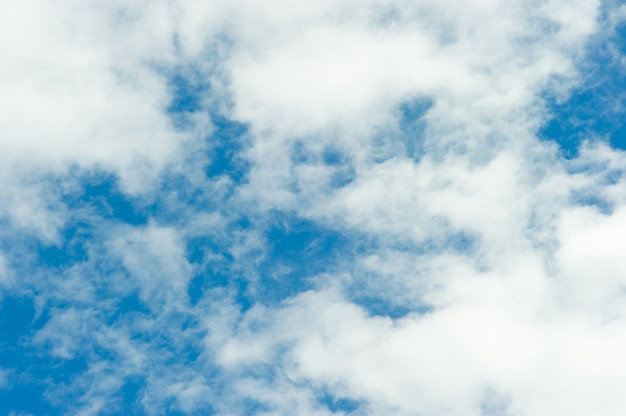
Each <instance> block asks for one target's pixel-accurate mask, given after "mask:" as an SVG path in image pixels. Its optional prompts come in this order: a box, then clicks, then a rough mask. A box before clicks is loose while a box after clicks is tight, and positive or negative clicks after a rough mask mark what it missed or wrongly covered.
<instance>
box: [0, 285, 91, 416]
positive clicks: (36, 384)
mask: <svg viewBox="0 0 626 416" xmlns="http://www.w3.org/2000/svg"><path fill="white" fill-rule="evenodd" d="M46 321H47V318H46V314H41V315H40V316H37V314H36V310H35V306H34V299H33V298H31V297H25V296H4V297H3V299H2V302H1V309H0V333H1V334H2V339H1V340H0V367H2V368H4V369H8V371H9V374H10V376H9V387H8V388H6V389H0V414H9V413H10V412H11V411H14V412H29V413H32V414H34V415H39V414H46V415H54V414H65V410H66V409H64V406H55V405H54V404H52V403H51V402H50V400H47V395H49V393H50V391H51V386H54V385H59V384H60V385H63V384H67V383H71V381H72V380H73V379H74V378H75V377H76V376H78V375H80V374H82V373H83V372H84V371H85V370H86V368H87V360H86V359H85V357H78V358H75V359H69V360H64V359H55V358H51V357H50V356H48V355H47V354H46V351H42V349H41V348H40V347H39V346H37V345H34V344H32V342H31V341H30V337H31V336H32V335H33V334H34V333H35V332H36V331H37V330H39V329H41V328H42V326H43V324H44V323H45V322H46Z"/></svg>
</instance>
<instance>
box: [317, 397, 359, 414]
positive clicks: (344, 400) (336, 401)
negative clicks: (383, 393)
mask: <svg viewBox="0 0 626 416" xmlns="http://www.w3.org/2000/svg"><path fill="white" fill-rule="evenodd" d="M318 400H319V402H320V403H321V404H322V405H324V406H325V407H326V408H327V409H328V410H330V411H331V412H333V413H338V412H342V413H347V414H350V413H352V412H355V411H357V410H359V408H360V407H361V405H362V402H360V401H358V400H354V399H350V398H348V397H337V396H335V395H333V394H332V393H330V392H329V391H324V392H323V393H322V394H321V395H320V397H319V398H318Z"/></svg>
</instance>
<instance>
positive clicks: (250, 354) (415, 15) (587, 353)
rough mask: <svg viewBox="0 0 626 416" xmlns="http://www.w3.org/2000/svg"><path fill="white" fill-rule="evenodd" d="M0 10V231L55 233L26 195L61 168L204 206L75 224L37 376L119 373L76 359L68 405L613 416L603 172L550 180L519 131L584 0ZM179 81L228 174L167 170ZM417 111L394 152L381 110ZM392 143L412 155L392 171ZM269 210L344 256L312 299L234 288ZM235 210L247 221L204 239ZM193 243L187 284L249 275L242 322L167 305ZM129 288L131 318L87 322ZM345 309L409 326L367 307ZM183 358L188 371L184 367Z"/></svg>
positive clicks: (563, 69)
mask: <svg viewBox="0 0 626 416" xmlns="http://www.w3.org/2000/svg"><path fill="white" fill-rule="evenodd" d="M1 7H2V8H3V9H4V10H2V12H0V16H1V17H0V19H1V20H0V27H2V28H3V29H2V30H3V31H6V33H9V34H10V36H3V37H2V40H0V52H1V53H2V54H3V56H6V57H7V62H9V64H8V65H5V66H3V67H2V68H0V96H2V97H12V99H11V100H10V101H9V100H7V99H0V126H2V127H0V161H4V163H0V165H2V168H0V188H1V190H2V191H3V193H4V194H5V195H7V201H9V202H7V203H5V204H3V206H2V207H0V212H1V213H2V215H5V216H9V217H10V218H11V219H12V221H13V223H14V225H17V226H19V227H21V228H27V229H31V230H35V231H36V232H38V233H39V235H40V236H41V237H43V238H44V239H47V241H49V242H54V241H55V239H58V234H57V230H58V229H59V227H61V225H62V224H63V222H64V221H65V220H66V219H67V217H68V215H71V213H70V212H67V209H66V207H64V206H63V204H62V203H60V200H61V195H62V194H63V192H64V191H63V185H59V189H56V188H54V187H52V189H47V188H46V186H47V182H45V181H43V179H42V178H45V177H46V176H49V175H53V176H54V175H57V176H55V177H57V178H60V179H61V182H63V180H62V179H64V175H68V173H71V172H72V169H76V168H78V170H79V171H81V172H83V171H92V170H103V171H107V172H113V173H114V174H116V175H119V178H120V180H121V186H122V188H123V191H124V192H126V193H136V194H141V193H147V190H149V189H154V186H155V183H158V177H159V174H160V173H161V172H163V171H168V172H177V173H180V172H182V173H183V174H188V178H187V179H188V180H189V183H190V184H188V186H190V187H194V189H193V191H197V193H198V194H201V197H199V199H200V200H201V201H202V202H201V203H199V206H198V207H193V208H189V207H185V206H184V203H181V200H184V198H183V197H181V198H180V200H179V199H178V197H179V194H178V193H177V192H178V191H179V190H176V189H174V190H172V189H170V188H169V187H167V186H165V187H164V188H166V189H162V191H163V192H166V193H167V195H164V196H163V197H162V198H161V199H159V202H162V203H163V204H164V205H165V207H164V208H163V207H161V208H163V209H164V210H166V211H167V210H169V211H168V213H169V214H171V213H178V215H179V217H178V218H176V220H174V221H172V222H171V223H168V222H167V221H163V222H162V223H161V222H159V221H157V220H154V221H151V222H149V223H148V225H145V226H137V227H132V226H125V227H121V226H115V227H113V228H111V229H109V230H108V231H107V232H104V231H102V230H100V229H99V230H98V233H99V234H98V233H96V234H97V237H94V241H93V246H94V247H92V251H90V252H89V256H90V257H89V259H88V260H85V263H83V264H80V265H74V266H73V268H72V269H70V270H66V271H65V272H60V273H58V274H55V275H53V276H49V277H46V279H50V280H51V281H53V283H50V282H49V281H47V280H46V281H45V282H43V283H40V286H39V287H44V288H47V289H48V290H49V293H46V294H45V296H47V299H50V300H55V299H63V300H64V301H68V300H69V301H70V302H71V303H72V306H70V307H68V308H66V309H61V308H53V309H52V317H51V319H50V320H49V321H48V322H47V324H46V325H45V327H44V328H43V329H42V330H40V331H38V332H37V334H36V336H35V337H34V342H35V344H36V345H40V346H44V347H46V349H45V350H46V351H47V352H48V353H49V354H50V355H51V356H54V357H57V358H61V359H72V358H74V357H76V356H77V355H80V354H81V353H82V352H84V351H85V350H89V351H90V352H93V351H94V350H95V349H96V348H95V346H98V347H104V348H105V349H107V351H111V352H112V354H114V355H115V357H116V358H117V359H118V361H119V362H118V363H116V364H114V363H111V362H109V361H108V360H98V359H97V358H93V357H92V359H91V361H90V363H89V370H88V371H87V372H86V375H85V376H84V378H82V379H80V380H75V382H74V384H73V387H74V388H77V387H80V386H86V385H89V384H90V383H91V384H92V385H95V384H93V383H92V382H93V381H94V380H97V381H98V382H99V384H98V386H99V387H98V386H97V387H92V388H90V389H87V390H86V391H85V392H84V394H82V395H81V406H82V407H81V409H80V410H81V411H82V412H83V414H97V413H99V412H101V411H102V409H103V406H105V405H106V403H107V400H108V399H109V398H110V397H111V396H114V395H115V394H116V392H117V391H118V390H119V389H120V388H121V386H123V383H124V380H125V379H126V378H127V377H130V376H140V377H142V379H143V380H145V381H146V385H147V387H146V389H145V391H143V392H142V393H143V396H142V397H143V401H142V405H143V406H144V407H145V408H146V409H147V411H152V412H154V413H159V410H158V409H162V408H163V406H165V403H166V402H167V400H170V399H175V402H176V404H175V405H173V406H174V407H177V408H179V409H180V410H181V411H183V412H193V411H196V410H198V409H203V406H207V404H210V405H212V406H214V407H216V408H218V409H219V411H221V412H222V413H224V414H245V413H246V411H248V409H245V408H244V405H242V404H241V403H242V402H243V401H245V400H247V399H250V400H252V401H257V402H260V403H261V404H262V406H261V408H262V410H259V414H260V412H266V414H268V415H269V414H303V415H306V414H311V415H312V414H329V410H328V409H325V408H324V406H322V405H321V404H320V400H319V399H320V397H319V396H320V394H321V393H320V392H322V391H328V392H329V394H330V395H332V396H334V397H348V398H351V399H354V400H356V401H359V402H362V403H363V404H362V407H361V409H360V410H359V411H358V412H361V414H385V415H394V414H395V415H411V414H419V413H422V414H426V415H429V416H436V415H479V414H481V408H485V407H493V408H498V409H500V411H501V412H503V413H506V412H508V413H510V414H515V415H519V416H525V415H528V416H531V415H532V416H542V415H546V416H548V415H554V414H567V415H572V416H578V415H580V416H583V415H589V414H598V415H603V416H604V415H607V416H610V415H621V414H623V411H624V409H626V402H625V401H624V399H623V394H621V391H620V387H621V386H623V385H624V382H625V381H626V368H624V365H622V364H621V362H622V361H623V360H621V358H620V355H621V353H622V351H623V350H624V347H625V346H626V345H624V344H625V343H626V334H625V333H624V331H623V329H622V328H621V327H622V326H623V324H624V322H623V320H624V313H623V311H624V304H625V303H624V299H623V293H622V292H623V288H624V284H623V280H624V279H623V275H624V273H625V272H626V264H624V261H623V260H622V257H623V256H621V251H620V248H621V247H622V246H624V244H625V243H626V242H625V241H623V240H624V237H623V236H621V234H620V230H621V229H622V228H623V227H624V226H626V224H625V222H626V205H625V204H626V194H625V193H624V190H623V189H624V179H623V178H622V176H620V175H621V174H622V173H623V171H624V170H625V169H626V158H625V157H624V154H623V153H622V152H619V151H615V150H613V149H611V148H608V147H606V146H601V145H585V146H583V148H582V149H581V152H580V157H578V158H577V159H574V160H572V161H566V160H564V159H562V158H561V157H560V156H559V154H558V151H557V149H556V148H555V146H554V145H551V144H547V143H542V142H540V141H539V140H538V139H537V137H536V135H535V133H536V130H537V128H538V126H539V125H540V124H541V123H542V122H543V121H545V119H546V118H547V117H549V115H548V114H546V112H545V108H544V104H545V103H544V102H543V101H542V97H541V96H542V94H544V93H548V94H554V95H557V96H559V97H560V98H563V97H565V96H566V94H567V91H569V89H570V88H571V87H573V86H574V85H576V83H577V82H579V75H578V74H577V72H576V65H577V64H578V63H579V62H580V60H581V59H583V52H584V46H585V42H586V40H587V39H588V38H589V36H591V35H593V34H594V32H595V31H596V30H597V28H598V25H599V23H598V20H597V16H598V8H599V3H598V2H597V1H593V0H588V1H587V0H577V1H574V2H571V1H570V2H565V1H562V0H546V1H532V2H525V3H515V2H510V1H504V0H486V1H478V2H476V1H462V2H458V1H455V2H452V1H442V2H432V1H416V2H406V1H402V0H394V1H391V2H388V1H384V2H383V1H378V0H368V1H365V2H356V1H352V0H341V1H318V2H308V3H294V2H289V1H285V0H273V1H271V2H269V3H268V2H267V1H264V2H260V1H256V0H247V1H244V2H240V3H237V4H234V3H232V2H222V1H214V2H204V3H201V2H193V1H180V2H174V3H170V2H155V3H150V4H148V3H141V2H140V3H134V4H131V5H125V4H123V3H122V2H114V3H107V5H106V6H102V5H97V4H96V3H94V2H88V3H82V2H72V1H69V0H68V1H66V2H64V3H63V4H62V5H61V6H59V5H57V6H55V7H52V6H50V5H47V4H45V3H44V2H32V3H24V4H20V5H4V6H1ZM615 15H616V16H617V15H618V13H616V14H615ZM35 52H37V53H35ZM178 64H180V65H185V64H190V65H195V66H197V67H198V68H200V70H199V71H200V72H202V71H206V72H205V73H204V75H205V76H206V77H207V78H208V79H209V81H210V83H211V87H212V89H211V92H210V94H212V95H211V96H209V97H205V99H206V101H207V102H210V101H211V102H213V101H214V102H217V103H218V105H217V107H219V108H220V109H222V110H223V111H224V112H225V113H227V114H226V115H228V116H230V117H232V118H233V119H234V120H236V121H239V122H242V123H246V125H247V126H248V127H249V131H248V133H247V135H246V137H245V140H246V142H245V143H246V144H247V145H249V146H248V147H246V148H245V149H244V151H243V153H242V154H241V155H240V156H242V157H244V158H245V159H246V161H247V162H250V163H251V166H252V168H251V170H250V172H249V174H248V176H247V178H246V181H247V182H246V181H244V183H241V184H236V183H234V182H233V181H231V180H228V179H226V178H221V179H216V180H215V182H210V181H208V180H205V179H204V178H203V177H202V175H201V174H200V173H198V172H196V171H193V172H189V170H193V169H196V168H198V167H199V165H193V166H187V165H186V164H185V165H184V164H183V161H184V160H187V159H186V158H193V157H194V156H195V155H194V152H195V151H196V150H197V149H198V147H201V145H199V144H198V143H197V142H196V143H194V142H193V140H194V139H197V138H199V137H201V134H202V133H208V132H209V131H210V125H209V124H210V123H209V122H208V121H207V117H204V118H203V119H202V120H204V121H202V120H200V122H198V124H197V125H196V126H195V131H193V132H180V131H177V130H176V128H175V127H174V126H173V123H172V121H171V120H170V118H169V116H168V114H167V113H166V107H167V105H168V103H169V100H170V99H171V94H172V92H171V91H169V90H168V86H167V85H168V84H167V79H166V77H165V76H164V75H161V74H159V70H158V69H159V67H160V66H162V68H165V69H166V70H167V69H168V68H169V66H170V65H178ZM162 68H161V69H162ZM414 99H423V100H426V101H430V102H432V107H430V108H429V109H428V110H427V111H426V112H425V114H424V115H423V119H422V121H423V123H424V131H423V133H420V136H419V137H417V136H409V137H406V134H408V133H406V132H403V131H402V126H399V123H398V120H399V118H400V117H399V113H400V111H399V108H400V106H401V105H402V104H403V103H406V102H410V101H411V100H414ZM193 117H196V118H198V119H200V116H197V115H195V116H193ZM403 135H405V136H403ZM403 140H404V141H407V140H408V141H412V142H414V143H419V144H420V145H421V146H422V148H423V153H424V154H420V155H417V156H416V157H413V158H410V157H407V152H406V150H405V149H404V148H403V146H404V145H403V144H402V143H401V142H402V141H403ZM329 150H332V151H335V152H337V153H338V154H339V159H340V161H339V162H337V163H331V162H328V161H326V160H325V159H324V157H325V156H324V155H325V153H324V152H326V151H329ZM298 152H301V153H302V154H298ZM197 157H202V156H197ZM168 169H171V170H168ZM344 170H345V171H348V172H349V175H347V176H349V180H346V181H345V182H344V183H341V184H339V185H337V184H334V183H333V180H334V179H333V178H334V176H333V175H335V174H337V173H345V172H344ZM64 185H65V186H67V187H71V186H72V184H71V183H65V184H64ZM157 187H158V186H157ZM183 191H184V190H181V191H180V192H181V194H183V193H184V192H183ZM231 195H234V196H231ZM202 198H205V199H207V200H210V202H211V203H210V204H209V203H207V206H208V208H206V209H205V207H204V205H202V204H204V202H205V200H204V199H202ZM595 201H600V202H601V203H599V204H598V205H600V206H601V207H604V208H603V209H602V210H601V209H599V208H597V207H596V206H594V205H593V204H592V202H595ZM273 209H282V210H284V211H287V212H289V213H292V214H294V215H296V216H300V217H301V218H306V219H308V220H311V221H313V222H315V223H316V224H318V225H320V226H324V227H329V228H331V229H332V230H334V231H337V232H338V233H341V234H342V235H344V236H346V237H347V238H349V239H354V240H355V241H357V242H356V243H354V246H359V244H360V246H359V249H361V251H359V249H357V250H354V251H352V248H353V247H352V246H351V247H349V248H348V249H347V250H346V251H344V252H341V253H338V254H337V256H338V257H339V259H338V260H337V261H334V260H333V261H334V262H333V263H332V264H329V265H328V273H325V274H324V275H321V276H313V277H312V278H311V279H310V281H311V282H313V285H314V286H315V288H316V289H315V290H313V291H309V292H306V293H301V294H299V295H296V296H294V297H292V298H289V299H287V300H286V301H284V302H283V303H280V304H278V305H275V306H273V307H270V306H268V305H263V287H260V286H261V285H262V284H260V283H258V282H257V280H259V279H258V276H259V273H261V271H260V270H259V267H258V266H259V264H260V263H261V262H262V261H263V260H265V258H266V257H265V256H267V255H268V254H267V252H268V250H267V247H266V245H265V241H266V240H265V236H264V235H263V231H264V226H265V225H266V223H267V222H269V221H270V220H268V213H270V212H272V210H273ZM154 215H155V216H158V213H156V214H154ZM238 216H241V217H246V218H248V219H250V222H251V223H252V225H251V226H250V229H246V227H245V226H241V227H239V228H237V227H235V230H234V231H233V230H232V229H229V228H228V224H229V222H230V221H234V220H233V218H235V217H237V218H238ZM197 237H209V238H211V239H212V241H211V243H214V244H215V245H216V246H217V248H215V249H214V248H213V247H207V248H206V249H205V251H204V253H205V256H204V258H203V260H202V266H201V267H205V266H207V265H212V264H214V263H215V264H217V263H219V264H223V263H227V262H231V263H232V264H230V265H229V266H228V267H224V269H226V270H227V272H228V273H231V275H230V276H229V278H233V279H241V280H242V281H245V282H248V283H250V282H251V283H252V284H251V285H250V288H249V289H248V292H247V293H246V295H250V297H251V298H254V299H256V300H257V301H258V304H256V305H253V306H252V307H251V308H250V309H249V310H247V311H245V312H241V310H240V309H241V308H240V306H239V305H234V297H235V295H234V294H233V293H234V292H236V290H235V289H233V287H230V286H228V287H224V288H212V289H210V290H209V289H207V288H205V287H203V288H202V290H203V291H204V299H202V300H201V301H199V302H198V304H197V305H196V306H192V305H191V304H189V302H188V293H187V289H188V285H189V282H190V280H191V279H192V277H193V273H194V272H195V270H194V266H192V265H191V264H190V261H189V260H188V259H187V255H188V254H189V253H187V252H186V249H185V244H186V242H187V241H186V239H187V238H197ZM208 245H209V244H208V243H207V246H208ZM214 250H215V252H214ZM219 250H222V252H219ZM3 258H4V257H0V260H2V259H3ZM2 261H4V260H2ZM100 261H101V262H102V263H106V265H104V266H103V265H102V264H100V263H99V262H100ZM116 262H117V263H119V264H118V265H119V266H122V267H123V273H122V272H120V270H116V271H114V272H111V270H109V269H110V267H113V266H110V264H116ZM330 262H331V260H330V259H329V263H330ZM8 263H9V264H11V265H12V264H13V262H11V261H8ZM99 267H100V268H101V269H99ZM277 268H278V267H277ZM273 272H275V271H273ZM275 274H279V273H275ZM3 276H5V273H4V272H3V263H0V279H3ZM46 276H47V275H46ZM209 277H213V276H209ZM277 281H278V280H277ZM25 282H26V284H30V283H32V282H33V279H25ZM103 282H104V283H103ZM279 283H280V282H279ZM103 288H104V292H99V291H98V290H102V289H103ZM134 290H137V291H138V293H139V296H140V301H142V302H143V303H145V305H147V307H148V309H149V311H148V312H146V313H145V314H139V313H135V314H134V315H133V314H130V316H124V317H122V318H119V319H118V320H117V321H115V323H114V324H110V323H107V322H108V321H107V319H113V318H111V317H112V316H113V314H114V311H115V309H116V308H117V306H116V305H117V304H116V302H117V301H118V299H116V296H118V295H121V294H123V295H126V294H128V293H131V292H133V291H134ZM242 290H243V289H242ZM98 295H101V296H102V297H103V298H104V299H98ZM361 295H362V296H363V297H365V298H367V297H368V296H369V297H378V298H381V299H382V301H384V302H387V303H389V304H391V306H402V307H403V308H404V309H405V310H407V311H409V313H408V314H406V315H405V316H403V317H401V318H398V319H392V318H390V317H383V316H374V314H372V313H371V311H369V310H368V305H361V306H359V305H357V304H356V303H355V298H358V297H359V296H361ZM194 325H197V327H195V326H194ZM135 333H140V334H142V336H144V337H145V338H143V339H136V338H133V334H135ZM200 344H202V348H203V351H202V352H201V353H198V354H199V356H200V358H197V359H189V360H187V359H186V358H182V356H183V355H185V354H184V352H187V351H185V347H190V348H192V349H193V348H200V347H201V345H200ZM186 360H187V361H186ZM209 374H219V375H218V376H216V379H215V380H214V379H209V378H208V377H209V376H208V375H209ZM81 383H82V384H81ZM0 384H2V383H1V382H0ZM154 392H156V393H154ZM220 395H221V396H220ZM157 396H158V397H157ZM220 400H222V401H220Z"/></svg>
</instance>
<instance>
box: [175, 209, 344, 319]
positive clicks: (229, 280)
mask: <svg viewBox="0 0 626 416" xmlns="http://www.w3.org/2000/svg"><path fill="white" fill-rule="evenodd" d="M271 216H272V220H271V221H270V225H269V227H268V228H267V229H264V231H265V233H264V235H265V236H266V239H267V240H266V241H267V245H268V247H269V248H268V251H267V253H265V255H266V256H265V258H264V259H263V261H262V262H261V264H260V265H259V266H258V268H257V271H258V279H250V277H248V276H239V275H238V274H237V273H238V272H234V271H232V270H231V267H230V264H231V263H232V262H233V261H234V259H233V258H232V257H231V256H230V255H229V254H228V253H227V250H226V249H225V248H224V247H220V246H219V245H217V244H215V243H214V242H213V241H211V240H210V239H209V238H198V239H195V240H192V241H190V242H189V244H188V246H187V250H188V253H189V261H190V262H191V263H193V264H197V265H199V264H202V262H203V259H204V258H205V255H206V253H207V252H209V253H219V254H221V255H222V256H223V257H224V260H225V261H224V264H222V265H220V266H219V267H217V266H215V267H213V268H211V267H209V268H207V269H203V270H201V272H200V273H199V274H198V275H196V276H195V277H194V279H192V281H191V284H190V286H189V289H188V293H189V296H190V300H191V302H192V304H195V303H197V302H198V301H199V299H200V298H201V297H202V295H203V293H204V290H206V289H209V288H211V287H229V288H233V289H234V290H235V291H236V293H237V295H236V300H237V302H238V303H239V305H240V306H241V308H242V310H244V311H245V310H247V309H249V308H250V307H251V306H252V305H253V304H254V303H256V302H262V303H266V304H268V303H269V304H273V303H276V302H280V301H282V300H284V299H286V298H287V297H290V296H293V295H295V294H297V293H300V292H302V291H305V290H308V289H311V288H312V285H311V283H310V282H309V281H308V278H309V277H311V276H314V275H316V274H319V273H323V272H326V271H328V270H329V267H330V266H332V265H333V263H334V261H335V259H336V256H337V255H338V251H339V250H341V249H342V247H344V246H345V245H346V244H347V240H346V238H345V237H344V236H343V235H342V234H340V233H338V232H335V231H333V230H329V229H326V228H324V227H321V226H319V225H317V224H316V223H314V222H312V221H309V220H306V219H302V218H299V217H297V216H295V215H292V214H288V213H283V212H277V211H275V212H273V213H272V214H271ZM235 227H237V228H236V229H234V230H232V232H233V233H234V232H237V231H242V232H245V230H247V229H251V227H263V226H261V225H258V224H254V223H253V222H250V221H248V220H246V219H242V221H240V222H239V223H238V224H235ZM263 228H265V227H263ZM259 254H260V255H261V254H263V253H259Z"/></svg>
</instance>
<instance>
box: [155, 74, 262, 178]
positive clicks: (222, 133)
mask: <svg viewBox="0 0 626 416" xmlns="http://www.w3.org/2000/svg"><path fill="white" fill-rule="evenodd" d="M210 78H211V77H210V76H209V75H207V73H206V70H198V69H195V68H193V67H186V68H178V69H177V70H175V71H174V72H173V74H170V75H169V76H168V85H169V88H170V91H171V102H170V104H169V105H168V107H167V112H168V114H169V115H170V117H171V119H172V120H173V122H174V125H175V126H176V127H177V128H179V129H181V130H186V129H190V128H193V126H194V123H193V121H192V119H191V118H190V117H191V115H192V114H194V113H206V114H208V115H209V117H210V119H211V123H212V127H213V130H212V131H211V133H210V134H209V135H208V136H207V137H206V141H207V146H206V148H207V149H208V150H207V160H208V163H207V166H206V168H205V174H206V175H207V176H208V177H209V178H212V177H216V176H220V175H227V176H229V177H231V178H232V179H233V180H234V181H235V182H237V183H240V182H241V181H243V180H244V179H245V177H246V173H247V172H248V170H249V169H250V167H249V165H248V164H247V163H246V161H245V160H244V159H242V158H241V157H240V154H241V150H242V149H243V148H244V147H245V145H246V141H245V138H246V133H247V131H248V128H247V126H246V125H245V124H242V123H239V122H236V121H234V120H231V119H229V118H228V117H227V116H226V115H225V113H224V111H226V109H225V108H223V106H219V105H216V104H215V103H212V102H210V101H208V100H207V97H211V96H212V92H211V84H210V82H208V81H207V80H209V79H210Z"/></svg>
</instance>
